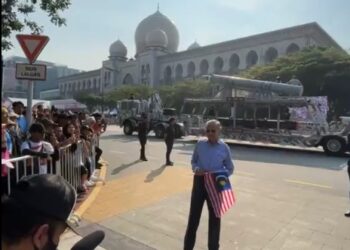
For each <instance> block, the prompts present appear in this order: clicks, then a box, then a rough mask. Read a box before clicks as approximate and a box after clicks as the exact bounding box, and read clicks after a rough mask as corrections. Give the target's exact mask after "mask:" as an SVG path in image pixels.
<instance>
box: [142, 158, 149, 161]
mask: <svg viewBox="0 0 350 250" xmlns="http://www.w3.org/2000/svg"><path fill="white" fill-rule="evenodd" d="M140 160H141V161H148V160H147V158H140Z"/></svg>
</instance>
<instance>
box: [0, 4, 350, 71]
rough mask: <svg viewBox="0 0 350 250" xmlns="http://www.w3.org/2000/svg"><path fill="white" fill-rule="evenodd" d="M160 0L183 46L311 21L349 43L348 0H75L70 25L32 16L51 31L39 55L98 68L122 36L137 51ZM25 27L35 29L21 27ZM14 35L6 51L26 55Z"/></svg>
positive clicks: (78, 66) (83, 67)
mask: <svg viewBox="0 0 350 250" xmlns="http://www.w3.org/2000/svg"><path fill="white" fill-rule="evenodd" d="M158 3H159V9H160V12H162V13H163V14H164V15H166V16H167V17H168V18H169V19H171V20H172V21H173V22H174V23H175V25H176V26H177V29H178V31H179V34H180V44H179V51H181V50H186V49H187V47H188V46H189V45H190V44H191V43H193V42H194V41H197V42H198V43H199V44H200V45H201V46H204V45H209V44H213V43H218V42H223V41H228V40H233V39H237V38H240V37H245V36H250V35H254V34H259V33H263V32H268V31H273V30H275V29H281V28H286V27H290V26H295V25H299V24H304V23H308V22H317V23H318V24H320V25H321V27H322V28H323V29H324V30H326V32H327V33H328V34H329V35H331V36H332V37H333V38H334V40H335V41H336V42H338V44H339V45H340V46H341V47H343V48H344V49H346V50H349V49H350V15H349V10H350V1H349V0H128V1H126V0H71V6H70V8H69V9H68V10H66V11H64V12H62V16H63V17H65V18H66V19H67V25H66V26H63V27H57V26H54V25H53V24H51V23H50V21H49V18H48V17H47V16H46V15H45V13H43V12H42V11H40V10H37V12H36V13H34V14H33V15H32V16H31V18H32V19H33V20H35V21H37V22H38V23H40V24H41V25H43V26H44V32H43V34H44V35H47V36H49V37H50V41H49V43H48V44H47V45H46V47H45V49H44V50H43V52H42V53H41V54H40V56H39V58H38V59H39V60H44V61H51V62H55V63H58V64H63V65H67V66H68V67H70V68H76V69H80V70H93V69H98V68H100V67H101V65H102V61H103V60H106V59H107V58H108V55H109V46H110V44H112V43H113V42H114V41H116V40H117V39H118V38H119V39H120V40H121V41H122V42H123V43H124V44H125V46H126V47H127V49H128V55H127V56H128V57H129V58H131V57H134V55H135V43H134V33H135V30H136V27H137V25H138V24H139V23H140V22H141V21H142V20H143V19H144V18H145V17H147V16H149V15H151V14H153V13H154V12H155V11H156V10H157V4H158ZM26 33H30V32H29V31H28V30H24V31H23V32H21V34H26ZM15 35H16V34H15V33H14V34H12V38H11V41H12V42H13V45H14V47H13V48H12V49H11V50H9V51H6V52H3V55H4V56H5V58H6V57H8V56H24V53H23V52H22V50H21V48H20V46H19V44H18V42H17V40H16V39H15Z"/></svg>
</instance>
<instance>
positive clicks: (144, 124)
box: [137, 112, 148, 161]
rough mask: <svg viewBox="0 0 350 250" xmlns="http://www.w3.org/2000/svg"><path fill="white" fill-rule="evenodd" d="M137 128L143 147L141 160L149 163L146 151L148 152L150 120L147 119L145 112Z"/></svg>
mask: <svg viewBox="0 0 350 250" xmlns="http://www.w3.org/2000/svg"><path fill="white" fill-rule="evenodd" d="M137 127H138V137H139V141H140V145H141V150H140V160H141V161H147V158H146V154H145V150H146V143H147V134H148V119H147V114H146V113H144V112H143V113H142V114H141V120H140V121H139V123H138V126H137Z"/></svg>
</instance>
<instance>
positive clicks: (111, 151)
mask: <svg viewBox="0 0 350 250" xmlns="http://www.w3.org/2000/svg"><path fill="white" fill-rule="evenodd" d="M109 152H110V153H116V154H121V155H125V154H126V152H122V151H116V150H109Z"/></svg>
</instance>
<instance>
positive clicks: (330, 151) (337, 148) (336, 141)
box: [322, 136, 346, 156]
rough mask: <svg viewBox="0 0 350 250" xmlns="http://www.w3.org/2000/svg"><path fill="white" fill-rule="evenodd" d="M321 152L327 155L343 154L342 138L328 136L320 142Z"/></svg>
mask: <svg viewBox="0 0 350 250" xmlns="http://www.w3.org/2000/svg"><path fill="white" fill-rule="evenodd" d="M322 147H323V150H324V151H325V152H326V154H327V155H337V156H339V155H343V154H344V152H345V147H346V144H345V141H344V139H343V138H341V137H338V136H329V137H326V138H324V139H323V142H322Z"/></svg>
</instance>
